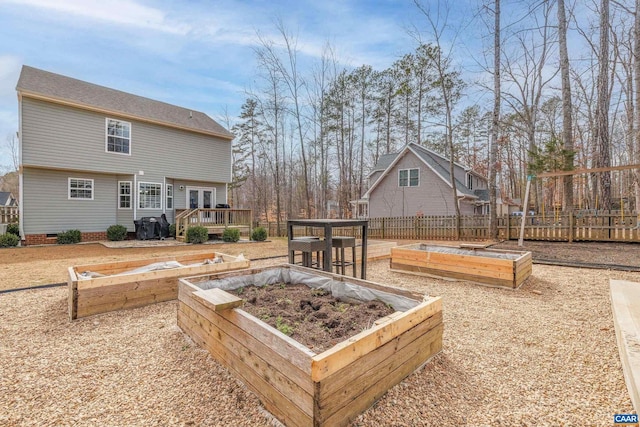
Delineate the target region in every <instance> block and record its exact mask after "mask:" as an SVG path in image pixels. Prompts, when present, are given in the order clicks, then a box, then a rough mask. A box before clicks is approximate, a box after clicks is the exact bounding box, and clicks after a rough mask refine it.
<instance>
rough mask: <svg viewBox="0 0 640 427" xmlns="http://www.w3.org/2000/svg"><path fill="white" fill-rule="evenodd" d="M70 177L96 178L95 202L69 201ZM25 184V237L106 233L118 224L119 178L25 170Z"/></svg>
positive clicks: (81, 173)
mask: <svg viewBox="0 0 640 427" xmlns="http://www.w3.org/2000/svg"><path fill="white" fill-rule="evenodd" d="M69 177H72V178H83V179H93V180H94V190H93V200H69V199H68V185H69V184H68V183H69V181H68V180H69ZM23 185H24V193H23V194H24V200H23V203H24V212H25V215H24V232H25V234H45V233H46V234H57V233H59V232H61V231H66V230H70V229H77V230H80V231H83V232H91V231H106V230H107V227H109V226H110V225H113V224H115V223H116V207H117V190H116V188H117V177H116V176H115V175H102V174H95V173H88V172H67V171H51V170H44V169H32V168H25V169H24V170H23Z"/></svg>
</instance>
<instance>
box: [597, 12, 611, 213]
mask: <svg viewBox="0 0 640 427" xmlns="http://www.w3.org/2000/svg"><path fill="white" fill-rule="evenodd" d="M599 56H600V57H599V69H598V86H597V90H598V101H597V105H596V126H595V132H594V139H595V147H596V150H597V156H596V159H597V163H596V167H610V166H611V154H610V141H609V0H601V10H600V54H599ZM599 187H600V188H599V196H600V197H599V199H600V203H599V205H600V207H601V208H602V209H604V210H610V209H611V172H609V171H606V172H600V179H599Z"/></svg>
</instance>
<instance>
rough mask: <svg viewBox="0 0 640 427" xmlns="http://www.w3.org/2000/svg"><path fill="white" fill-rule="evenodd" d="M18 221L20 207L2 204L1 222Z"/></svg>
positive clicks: (0, 210) (0, 211) (0, 208)
mask: <svg viewBox="0 0 640 427" xmlns="http://www.w3.org/2000/svg"><path fill="white" fill-rule="evenodd" d="M12 222H18V208H17V207H14V206H0V224H10V223H12Z"/></svg>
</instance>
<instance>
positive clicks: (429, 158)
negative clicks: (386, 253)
mask: <svg viewBox="0 0 640 427" xmlns="http://www.w3.org/2000/svg"><path fill="white" fill-rule="evenodd" d="M409 152H411V153H413V154H414V155H416V156H417V157H418V158H419V159H420V160H422V161H423V162H424V163H425V164H426V165H428V166H429V167H430V168H431V169H432V170H433V171H434V172H435V173H436V174H437V175H438V176H440V178H441V179H442V180H443V181H444V182H446V183H447V184H448V185H451V182H450V180H449V159H447V158H445V157H443V156H441V155H440V154H438V153H436V152H434V151H431V150H429V149H427V148H425V147H421V146H420V145H418V144H415V143H413V142H411V143H409V144H407V145H405V146H404V148H403V149H402V150H401V151H400V152H398V153H390V154H386V155H384V156H381V157H380V159H379V160H378V163H376V165H375V166H374V172H375V171H377V170H380V167H381V166H382V165H386V167H385V168H384V172H383V173H382V175H381V176H380V177H378V179H377V180H376V181H375V182H374V183H373V185H372V186H371V187H370V188H369V189H368V190H367V192H366V193H365V195H364V196H363V198H367V197H368V196H369V194H370V193H371V191H372V190H373V189H374V188H375V187H376V186H377V185H378V183H379V182H380V181H381V179H382V178H383V177H384V176H385V175H386V174H387V173H388V171H389V170H390V169H392V167H391V166H393V165H394V164H395V162H396V159H398V158H399V157H400V156H403V155H405V154H407V153H409ZM454 167H456V168H459V169H462V170H464V171H468V170H469V169H468V168H466V167H465V166H463V165H461V164H459V163H454ZM372 173H373V172H372ZM370 176H371V175H370ZM455 180H456V191H457V192H458V193H459V194H463V195H465V196H469V197H472V198H474V199H476V198H480V199H481V200H484V199H483V197H484V194H482V193H477V192H476V191H474V190H470V189H469V188H468V187H467V186H466V185H465V184H464V183H462V182H460V180H459V179H457V178H455ZM487 195H488V192H487ZM487 200H488V199H487Z"/></svg>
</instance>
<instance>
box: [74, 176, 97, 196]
mask: <svg viewBox="0 0 640 427" xmlns="http://www.w3.org/2000/svg"><path fill="white" fill-rule="evenodd" d="M69 200H93V180H92V179H85V178H69Z"/></svg>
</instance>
